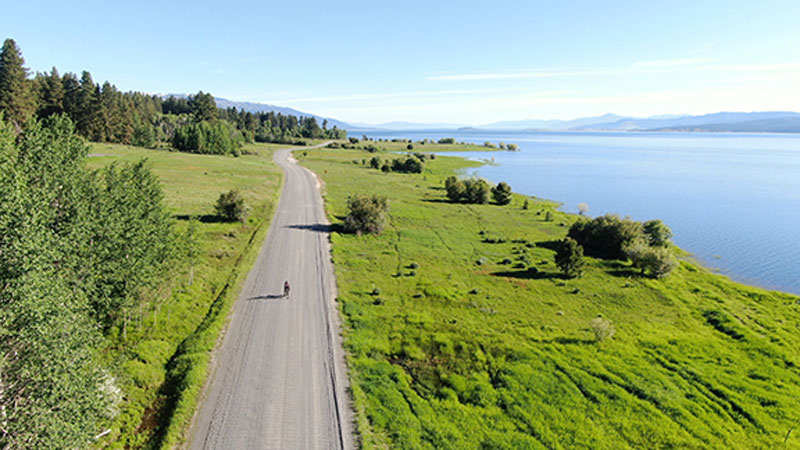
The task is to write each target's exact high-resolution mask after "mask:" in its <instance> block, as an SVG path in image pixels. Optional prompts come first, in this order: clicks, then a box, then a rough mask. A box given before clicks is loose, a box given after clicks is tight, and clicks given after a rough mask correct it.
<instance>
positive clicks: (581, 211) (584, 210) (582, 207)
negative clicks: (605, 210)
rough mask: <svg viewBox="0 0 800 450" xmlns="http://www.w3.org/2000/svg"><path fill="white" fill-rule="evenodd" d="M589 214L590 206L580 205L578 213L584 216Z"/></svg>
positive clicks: (581, 203)
mask: <svg viewBox="0 0 800 450" xmlns="http://www.w3.org/2000/svg"><path fill="white" fill-rule="evenodd" d="M587 212H589V205H588V204H587V203H585V202H580V203H578V213H579V214H580V215H584V214H586V213H587Z"/></svg>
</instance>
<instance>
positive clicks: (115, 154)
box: [87, 144, 286, 448]
mask: <svg viewBox="0 0 800 450" xmlns="http://www.w3.org/2000/svg"><path fill="white" fill-rule="evenodd" d="M275 148H286V146H285V145H271V144H252V145H250V146H248V148H246V150H247V151H248V152H250V153H252V154H250V155H245V156H242V157H239V158H233V157H229V156H210V155H192V154H187V153H177V152H168V151H163V150H145V149H141V148H136V147H128V146H121V145H109V144H92V154H93V155H100V156H91V157H90V158H89V159H88V163H87V166H88V167H89V168H90V169H94V168H99V167H102V166H105V165H108V164H111V163H114V162H117V163H120V162H133V161H139V160H140V159H142V158H146V159H147V160H148V162H149V166H150V168H151V169H152V170H153V172H154V173H155V174H156V175H157V176H158V177H159V179H160V181H161V183H162V186H163V189H164V194H165V202H166V204H167V205H168V207H169V208H170V209H171V211H172V212H173V214H174V215H175V217H176V219H177V221H176V225H177V228H178V230H179V231H181V232H182V231H183V230H185V229H186V226H187V224H188V221H187V219H188V217H189V216H192V217H199V218H200V222H199V224H198V237H199V243H200V247H201V249H202V250H201V252H200V253H201V255H200V257H199V260H198V262H197V264H196V265H195V267H194V277H193V282H192V283H191V284H190V283H189V267H188V266H186V267H180V268H176V270H175V277H174V279H173V280H171V282H169V283H168V284H167V285H165V286H163V287H162V289H161V291H160V292H157V293H154V295H153V298H152V299H151V300H150V301H149V302H148V303H147V306H146V308H143V310H142V311H140V314H139V317H138V319H137V320H136V321H135V323H134V325H133V326H129V329H128V332H127V337H126V338H123V336H122V335H121V334H119V333H118V332H117V333H112V334H111V336H109V337H108V338H107V340H106V341H107V342H106V345H105V347H104V349H103V357H104V358H105V359H106V360H107V363H108V365H109V366H110V367H111V372H112V373H113V375H114V377H115V378H116V382H117V385H118V386H119V387H120V388H121V390H122V393H123V396H124V401H123V403H122V405H121V410H120V414H119V415H118V416H117V418H116V420H115V422H114V423H112V424H109V425H108V426H109V428H111V429H112V432H111V433H110V434H109V435H108V436H106V437H105V438H103V439H102V442H100V443H99V446H103V447H111V448H141V447H149V448H159V447H160V448H170V447H172V446H174V445H175V444H177V443H180V442H182V440H183V439H184V438H185V436H184V433H185V431H186V427H187V425H188V423H189V421H190V419H191V417H192V414H193V413H194V410H195V408H196V403H197V397H198V394H199V392H200V390H201V389H202V386H203V383H204V382H205V379H206V372H207V366H208V362H209V358H210V352H211V350H212V349H213V347H214V345H215V343H216V341H217V338H218V336H219V333H220V330H221V329H222V327H223V326H224V323H225V319H226V317H227V313H228V311H229V309H230V306H231V305H232V304H233V301H234V300H235V299H236V296H237V294H238V290H239V289H240V285H241V283H242V282H243V280H244V278H245V277H246V275H247V272H248V270H249V268H250V267H251V266H252V264H253V262H254V261H255V257H256V256H257V253H258V249H259V247H260V244H261V242H262V240H263V238H264V236H265V235H266V232H267V230H268V228H269V223H270V221H271V219H272V215H273V213H274V209H275V206H276V205H277V200H278V197H279V195H280V186H281V183H282V177H283V172H282V171H281V170H280V169H279V168H278V167H277V166H275V165H274V164H273V162H272V151H273V150H274V149H275ZM232 188H238V189H240V190H241V192H242V194H243V196H244V198H245V200H246V202H247V204H248V205H249V206H250V208H251V211H250V215H249V218H248V220H247V221H246V223H244V224H242V223H225V222H219V221H218V220H217V219H216V218H215V216H214V203H215V202H216V199H217V197H218V196H219V194H220V193H222V192H225V191H228V190H230V189H232Z"/></svg>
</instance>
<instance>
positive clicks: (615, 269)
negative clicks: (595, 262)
mask: <svg viewBox="0 0 800 450" xmlns="http://www.w3.org/2000/svg"><path fill="white" fill-rule="evenodd" d="M600 264H602V265H603V267H604V268H605V269H606V273H607V274H609V275H611V276H613V277H618V278H642V277H644V275H642V271H641V269H637V268H635V267H633V266H629V265H628V264H625V263H623V262H622V261H618V260H614V261H601V262H600Z"/></svg>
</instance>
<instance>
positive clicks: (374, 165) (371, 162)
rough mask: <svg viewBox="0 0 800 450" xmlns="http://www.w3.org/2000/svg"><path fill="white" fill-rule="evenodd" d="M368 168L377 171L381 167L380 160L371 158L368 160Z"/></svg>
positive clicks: (375, 157)
mask: <svg viewBox="0 0 800 450" xmlns="http://www.w3.org/2000/svg"><path fill="white" fill-rule="evenodd" d="M369 166H370V167H372V168H373V169H379V168H380V167H381V158H379V157H377V156H373V157H372V158H371V159H370V160H369Z"/></svg>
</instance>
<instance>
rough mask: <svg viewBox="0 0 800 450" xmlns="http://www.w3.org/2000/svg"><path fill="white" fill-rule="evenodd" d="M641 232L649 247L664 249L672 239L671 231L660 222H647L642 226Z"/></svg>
mask: <svg viewBox="0 0 800 450" xmlns="http://www.w3.org/2000/svg"><path fill="white" fill-rule="evenodd" d="M642 231H644V235H645V237H647V241H648V242H647V243H648V244H649V245H650V246H651V247H666V246H668V245H669V240H670V238H672V230H670V229H669V227H668V226H666V225H664V223H663V222H662V221H660V220H648V221H647V222H645V223H644V224H643V225H642Z"/></svg>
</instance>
